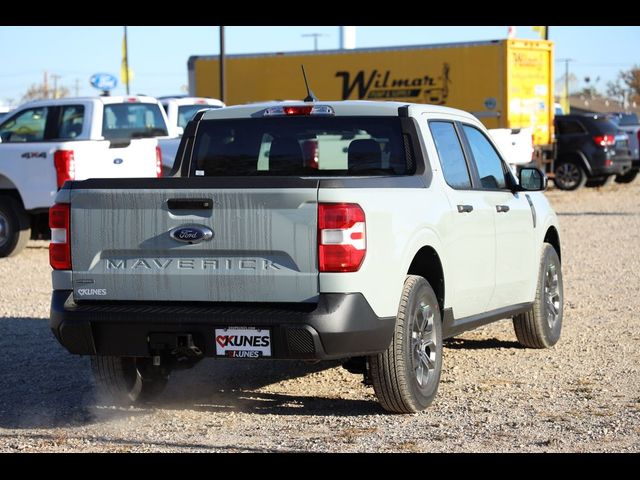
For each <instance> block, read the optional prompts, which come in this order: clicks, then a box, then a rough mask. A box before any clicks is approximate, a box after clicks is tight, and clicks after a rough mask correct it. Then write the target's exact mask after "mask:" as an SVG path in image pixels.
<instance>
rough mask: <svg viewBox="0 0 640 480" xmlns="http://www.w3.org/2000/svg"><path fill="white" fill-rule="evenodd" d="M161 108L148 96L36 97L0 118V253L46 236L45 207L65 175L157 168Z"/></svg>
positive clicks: (135, 173)
mask: <svg viewBox="0 0 640 480" xmlns="http://www.w3.org/2000/svg"><path fill="white" fill-rule="evenodd" d="M167 133H168V132H167V124H166V118H165V116H164V113H163V112H162V110H161V108H160V105H159V104H158V102H157V101H156V100H155V99H153V98H151V97H144V96H127V97H115V96H114V97H86V98H64V99H49V100H37V101H33V102H29V103H26V104H24V105H22V106H20V107H18V108H17V109H16V110H14V111H13V112H11V113H10V114H9V115H8V116H7V117H6V118H5V119H4V120H3V121H2V123H0V230H1V233H0V256H8V255H12V254H16V253H18V252H19V251H20V250H21V248H22V247H24V245H25V244H26V241H27V240H29V238H31V237H32V236H33V237H34V238H48V235H49V228H48V224H47V214H48V209H49V207H50V206H51V205H53V202H54V197H55V195H56V194H57V192H58V190H59V189H60V188H61V187H62V185H63V184H64V182H65V181H67V180H82V179H86V178H115V177H152V178H156V177H158V176H159V175H161V167H162V165H161V162H162V157H161V151H160V149H159V148H158V140H157V138H156V137H158V136H166V135H167Z"/></svg>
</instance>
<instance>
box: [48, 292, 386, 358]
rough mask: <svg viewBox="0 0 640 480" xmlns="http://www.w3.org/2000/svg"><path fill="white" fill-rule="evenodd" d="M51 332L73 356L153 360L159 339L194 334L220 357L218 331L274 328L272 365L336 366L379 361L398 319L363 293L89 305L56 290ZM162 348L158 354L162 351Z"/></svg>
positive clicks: (208, 353)
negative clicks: (283, 361) (336, 362)
mask: <svg viewBox="0 0 640 480" xmlns="http://www.w3.org/2000/svg"><path fill="white" fill-rule="evenodd" d="M49 324H50V326H51V330H52V331H53V334H54V335H55V336H56V338H57V339H58V341H59V342H60V343H61V344H62V346H64V347H65V348H66V349H67V350H69V352H71V353H75V354H80V355H116V356H142V357H148V356H150V355H154V354H157V352H156V351H154V350H152V348H151V346H150V343H149V337H150V335H152V334H168V335H164V336H165V337H171V336H172V335H174V336H177V335H184V334H191V335H192V337H193V340H194V343H195V344H196V346H197V347H198V348H199V349H200V350H201V351H202V352H203V354H204V356H210V357H212V356H215V355H216V349H215V334H214V329H215V328H223V327H233V326H244V327H259V328H269V329H270V331H271V338H272V357H271V358H289V359H318V360H325V359H335V358H346V357H353V356H360V355H367V354H373V353H379V352H382V351H384V350H386V349H387V347H388V346H389V344H390V343H391V337H392V335H393V329H394V326H395V317H391V318H380V317H377V316H376V315H375V313H374V312H373V310H372V309H371V306H370V305H369V303H368V302H367V301H366V299H365V298H364V297H363V296H362V294H360V293H351V294H334V293H332V294H321V295H320V299H319V301H318V303H317V304H273V303H270V304H258V303H218V304H215V303H180V304H177V303H168V302H167V303H154V304H149V303H146V302H145V303H135V302H127V303H120V302H117V303H114V302H112V303H95V302H92V303H83V304H76V303H75V302H74V300H73V296H72V292H71V291H70V290H54V291H53V295H52V298H51V316H50V320H49ZM156 348H157V346H156Z"/></svg>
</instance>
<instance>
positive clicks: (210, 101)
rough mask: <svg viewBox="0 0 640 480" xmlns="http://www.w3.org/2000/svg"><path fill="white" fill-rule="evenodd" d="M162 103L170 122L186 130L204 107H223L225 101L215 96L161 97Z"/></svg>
mask: <svg viewBox="0 0 640 480" xmlns="http://www.w3.org/2000/svg"><path fill="white" fill-rule="evenodd" d="M158 100H160V105H162V108H164V111H165V113H166V114H167V118H168V119H169V124H171V125H173V126H174V127H179V129H180V130H179V131H180V132H181V131H182V130H184V127H186V126H187V123H188V122H189V120H191V119H192V118H193V116H194V115H195V114H196V113H197V112H198V111H199V110H202V109H203V108H222V107H224V106H225V104H224V103H223V102H221V101H220V100H217V99H215V98H202V97H160V98H158Z"/></svg>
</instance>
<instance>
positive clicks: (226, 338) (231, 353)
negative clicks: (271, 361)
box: [215, 327, 271, 358]
mask: <svg viewBox="0 0 640 480" xmlns="http://www.w3.org/2000/svg"><path fill="white" fill-rule="evenodd" d="M215 334H216V355H217V356H220V357H230V358H259V357H270V356H271V332H270V331H269V330H268V329H266V328H253V327H234V328H216V329H215Z"/></svg>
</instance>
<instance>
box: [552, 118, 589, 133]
mask: <svg viewBox="0 0 640 480" xmlns="http://www.w3.org/2000/svg"><path fill="white" fill-rule="evenodd" d="M556 124H557V126H558V133H559V134H560V135H571V134H579V133H587V132H586V130H585V129H584V127H583V126H582V125H580V123H578V122H577V121H575V120H557V121H556Z"/></svg>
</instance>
